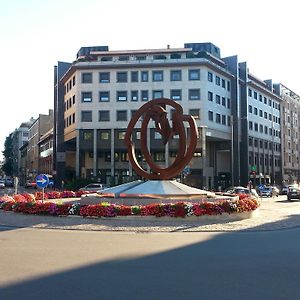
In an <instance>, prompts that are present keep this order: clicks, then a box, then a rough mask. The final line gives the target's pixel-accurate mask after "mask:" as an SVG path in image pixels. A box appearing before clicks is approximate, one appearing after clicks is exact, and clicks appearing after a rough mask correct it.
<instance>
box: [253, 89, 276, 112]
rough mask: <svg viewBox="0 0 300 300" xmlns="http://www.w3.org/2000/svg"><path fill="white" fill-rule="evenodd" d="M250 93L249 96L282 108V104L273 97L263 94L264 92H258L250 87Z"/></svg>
mask: <svg viewBox="0 0 300 300" xmlns="http://www.w3.org/2000/svg"><path fill="white" fill-rule="evenodd" d="M248 95H249V97H253V98H254V99H255V100H259V102H263V103H264V104H266V105H269V106H270V107H273V108H275V109H278V110H280V104H279V103H277V102H275V101H272V100H271V99H269V101H268V99H267V97H265V96H263V95H262V94H258V93H257V92H256V91H254V90H253V91H252V90H251V89H250V88H249V89H248Z"/></svg>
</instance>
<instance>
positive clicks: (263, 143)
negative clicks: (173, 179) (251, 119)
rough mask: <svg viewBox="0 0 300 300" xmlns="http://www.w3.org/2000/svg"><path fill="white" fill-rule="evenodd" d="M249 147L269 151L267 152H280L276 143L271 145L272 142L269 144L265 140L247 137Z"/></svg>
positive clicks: (279, 147) (279, 146)
mask: <svg viewBox="0 0 300 300" xmlns="http://www.w3.org/2000/svg"><path fill="white" fill-rule="evenodd" d="M249 146H254V147H256V148H258V146H259V148H261V149H266V150H267V149H269V150H272V148H273V150H274V151H281V150H280V149H281V145H280V144H278V143H273V142H269V141H266V140H258V139H256V138H252V137H249Z"/></svg>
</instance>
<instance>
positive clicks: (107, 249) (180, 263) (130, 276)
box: [0, 226, 300, 300]
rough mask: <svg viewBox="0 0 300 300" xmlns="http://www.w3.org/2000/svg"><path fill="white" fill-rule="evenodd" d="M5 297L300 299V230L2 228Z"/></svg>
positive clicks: (0, 292) (0, 276) (1, 295)
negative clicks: (156, 230)
mask: <svg viewBox="0 0 300 300" xmlns="http://www.w3.org/2000/svg"><path fill="white" fill-rule="evenodd" d="M0 245H1V247H0V270H1V272H0V299H43V300H44V299H251V300H252V299H264V300H266V299H300V267H299V266H300V256H299V253H300V229H293V230H279V231H258V232H231V233H228V232H227V233H212V232H210V233H209V232H196V233H187V232H185V233H182V232H181V233H178V232H177V233H133V232H93V231H75V230H71V231H69V230H45V229H33V228H21V229H17V228H13V227H5V226H3V227H1V232H0Z"/></svg>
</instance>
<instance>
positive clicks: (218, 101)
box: [216, 95, 221, 104]
mask: <svg viewBox="0 0 300 300" xmlns="http://www.w3.org/2000/svg"><path fill="white" fill-rule="evenodd" d="M216 103H217V104H221V97H220V95H216Z"/></svg>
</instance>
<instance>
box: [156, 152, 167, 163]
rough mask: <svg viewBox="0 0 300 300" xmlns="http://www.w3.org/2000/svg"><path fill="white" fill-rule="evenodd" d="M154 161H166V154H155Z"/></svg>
mask: <svg viewBox="0 0 300 300" xmlns="http://www.w3.org/2000/svg"><path fill="white" fill-rule="evenodd" d="M154 161H165V153H164V152H154Z"/></svg>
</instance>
